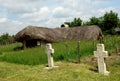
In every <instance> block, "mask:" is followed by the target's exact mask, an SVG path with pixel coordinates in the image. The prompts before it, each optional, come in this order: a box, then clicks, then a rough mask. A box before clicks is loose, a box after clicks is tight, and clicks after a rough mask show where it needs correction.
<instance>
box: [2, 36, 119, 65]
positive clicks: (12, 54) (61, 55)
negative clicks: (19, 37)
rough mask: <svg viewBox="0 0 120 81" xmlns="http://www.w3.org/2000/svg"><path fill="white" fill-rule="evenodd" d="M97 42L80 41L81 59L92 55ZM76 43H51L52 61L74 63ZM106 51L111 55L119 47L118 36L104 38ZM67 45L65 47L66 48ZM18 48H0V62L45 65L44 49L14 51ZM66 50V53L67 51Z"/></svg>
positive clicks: (76, 54) (10, 46)
mask: <svg viewBox="0 0 120 81" xmlns="http://www.w3.org/2000/svg"><path fill="white" fill-rule="evenodd" d="M98 42H99V41H80V53H81V57H84V56H88V55H93V51H94V50H96V44H97V43H98ZM77 43H78V41H72V42H70V41H68V42H60V43H53V48H54V49H55V54H54V59H55V60H56V61H60V60H61V61H75V60H77V59H78V53H77V52H78V50H77ZM104 43H105V47H106V50H108V51H109V53H111V52H112V51H115V50H116V48H117V47H118V46H119V43H120V37H119V36H112V37H111V36H106V37H105V38H104ZM66 45H67V46H66ZM16 46H17V47H20V46H21V44H17V43H16V44H12V45H6V46H1V47H0V55H1V56H0V60H1V61H6V62H11V63H17V64H25V65H37V64H45V63H47V55H46V53H45V47H44V46H43V47H36V48H28V49H26V50H18V51H14V48H15V47H16ZM67 50H68V51H67Z"/></svg>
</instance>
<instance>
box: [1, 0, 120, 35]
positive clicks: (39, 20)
mask: <svg viewBox="0 0 120 81" xmlns="http://www.w3.org/2000/svg"><path fill="white" fill-rule="evenodd" d="M12 1H13V0H0V12H1V13H0V17H1V18H0V32H1V33H4V32H8V33H11V34H15V33H16V32H17V31H19V30H20V29H22V28H24V27H26V26H27V25H37V26H47V27H58V26H60V25H61V24H62V23H63V22H66V21H72V20H73V19H74V18H75V17H80V18H81V19H82V20H83V21H87V20H88V19H89V18H90V17H92V16H96V17H99V16H102V15H103V14H104V13H105V12H106V11H110V10H113V11H114V12H117V13H118V15H119V16H120V7H119V5H118V6H115V5H114V6H112V3H113V2H114V3H115V1H114V0H14V1H13V2H12ZM117 1H118V0H117ZM116 3H117V2H116Z"/></svg>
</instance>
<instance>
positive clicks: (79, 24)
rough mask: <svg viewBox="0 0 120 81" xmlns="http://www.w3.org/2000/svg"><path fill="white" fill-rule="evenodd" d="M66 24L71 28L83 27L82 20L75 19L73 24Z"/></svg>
mask: <svg viewBox="0 0 120 81" xmlns="http://www.w3.org/2000/svg"><path fill="white" fill-rule="evenodd" d="M65 24H68V25H69V27H76V26H81V25H82V20H81V19H80V18H74V20H73V21H72V22H65Z"/></svg>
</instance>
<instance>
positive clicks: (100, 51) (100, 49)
mask: <svg viewBox="0 0 120 81" xmlns="http://www.w3.org/2000/svg"><path fill="white" fill-rule="evenodd" d="M94 56H95V57H97V60H98V71H99V73H101V74H104V75H108V74H109V72H108V71H107V70H106V64H105V62H104V58H106V57H108V51H105V50H104V44H97V51H94Z"/></svg>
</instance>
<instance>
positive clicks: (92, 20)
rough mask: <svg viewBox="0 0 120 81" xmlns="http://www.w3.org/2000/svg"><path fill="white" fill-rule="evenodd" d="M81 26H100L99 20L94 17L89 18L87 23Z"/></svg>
mask: <svg viewBox="0 0 120 81" xmlns="http://www.w3.org/2000/svg"><path fill="white" fill-rule="evenodd" d="M83 25H98V26H99V25H100V19H99V18H96V17H92V18H90V20H89V21H87V22H85V23H84V24H83Z"/></svg>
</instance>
